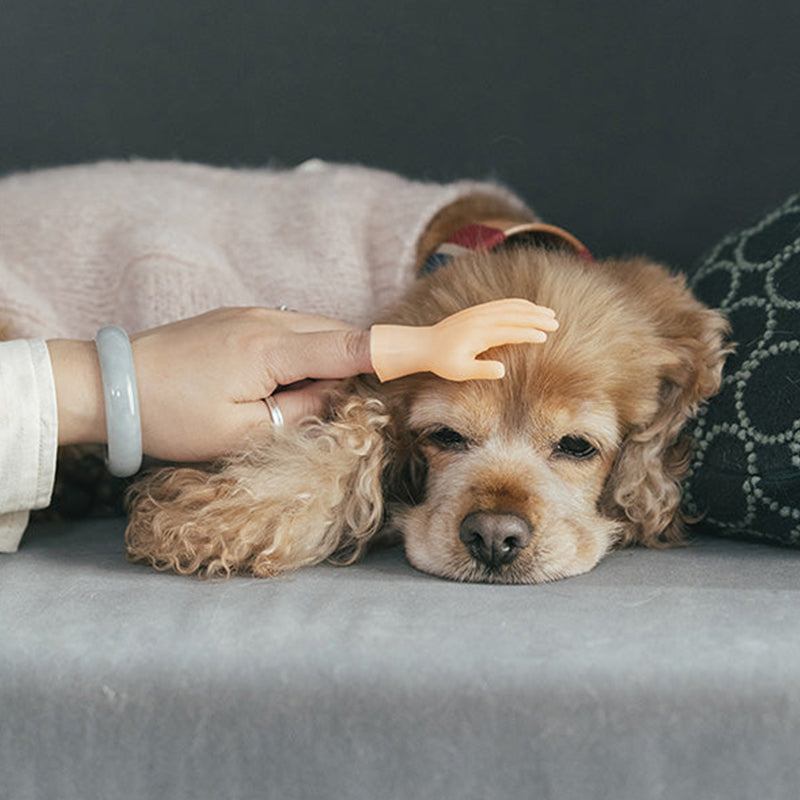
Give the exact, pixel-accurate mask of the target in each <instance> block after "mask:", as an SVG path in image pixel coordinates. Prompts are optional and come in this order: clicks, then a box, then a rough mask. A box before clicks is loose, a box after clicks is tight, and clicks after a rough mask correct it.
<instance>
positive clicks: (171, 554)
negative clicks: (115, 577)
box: [126, 384, 390, 577]
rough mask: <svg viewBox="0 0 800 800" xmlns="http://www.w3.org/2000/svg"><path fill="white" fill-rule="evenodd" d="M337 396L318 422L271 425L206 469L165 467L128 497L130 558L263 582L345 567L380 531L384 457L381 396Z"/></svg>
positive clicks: (185, 570) (386, 454) (385, 420)
mask: <svg viewBox="0 0 800 800" xmlns="http://www.w3.org/2000/svg"><path fill="white" fill-rule="evenodd" d="M349 388H350V389H352V391H353V393H352V394H348V393H347V392H343V393H342V394H341V395H340V396H339V397H338V399H337V400H336V401H335V402H334V406H333V408H332V409H331V415H330V418H329V419H326V420H309V421H308V422H307V423H306V424H305V425H303V426H301V427H300V428H299V429H298V430H287V429H279V430H277V431H275V433H274V435H273V436H272V437H271V438H270V439H269V440H267V441H265V442H263V443H261V444H259V445H254V446H253V447H252V448H251V449H250V450H248V451H247V452H245V453H241V454H238V455H236V456H232V457H230V458H228V459H226V460H225V461H224V462H222V463H221V464H219V465H217V466H216V467H215V468H210V469H208V470H203V469H193V468H186V467H179V468H174V467H168V468H164V469H162V470H159V471H158V472H156V473H154V474H152V475H150V476H148V477H145V478H143V479H142V480H140V481H139V482H137V483H136V484H135V485H134V487H133V488H132V490H131V492H130V494H129V510H130V514H129V517H130V521H129V524H128V529H127V531H126V541H127V545H128V552H129V555H130V556H131V558H132V559H134V560H137V561H144V562H146V563H149V564H151V565H152V566H154V567H156V568H158V569H172V570H175V571H176V572H181V573H199V574H201V575H208V576H211V575H229V574H231V573H233V572H249V573H251V574H254V575H256V576H259V577H266V576H269V575H274V574H277V573H281V572H287V571H289V570H293V569H297V568H298V567H301V566H304V565H306V564H314V563H318V562H320V561H323V560H324V559H326V558H330V559H331V560H334V561H337V562H338V563H349V562H351V561H354V560H355V559H356V558H357V557H358V555H359V554H360V553H361V552H362V551H363V549H364V548H365V546H366V544H367V542H368V540H369V539H371V538H372V537H373V536H374V535H375V534H376V533H377V531H378V529H379V528H380V525H381V522H382V518H383V510H384V506H383V486H382V482H381V475H382V473H383V469H384V463H385V460H386V459H388V458H390V450H389V448H388V446H387V437H386V429H387V426H388V424H389V418H388V416H387V415H386V410H385V408H384V406H383V404H382V403H381V402H380V400H378V399H376V398H374V397H370V396H369V395H368V394H365V393H362V392H356V386H355V384H352V385H351V386H350V387H349Z"/></svg>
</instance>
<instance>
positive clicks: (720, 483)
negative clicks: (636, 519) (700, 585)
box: [684, 195, 800, 546]
mask: <svg viewBox="0 0 800 800" xmlns="http://www.w3.org/2000/svg"><path fill="white" fill-rule="evenodd" d="M690 285H691V287H692V289H693V290H694V292H695V294H696V295H697V296H698V297H699V298H700V299H701V300H702V301H703V302H705V303H706V304H708V305H710V306H711V307H714V308H719V309H720V310H722V311H723V312H724V313H725V314H726V315H727V317H728V319H729V320H730V322H731V325H732V328H733V331H732V335H731V338H732V340H733V341H734V342H736V345H737V346H736V352H735V353H734V354H732V355H731V356H729V357H728V361H727V363H726V365H725V370H724V373H723V376H724V377H723V383H722V390H721V392H720V393H719V395H717V396H716V397H714V398H712V400H711V401H710V402H709V403H708V404H707V405H706V406H705V407H704V408H703V409H702V410H701V412H700V414H699V416H698V418H697V419H696V420H695V421H694V422H693V423H692V430H691V432H692V433H693V435H694V437H695V439H696V442H697V444H696V448H695V454H694V460H693V464H692V468H691V474H690V476H689V478H688V480H687V482H686V485H685V503H684V505H685V508H686V509H687V510H688V512H689V513H690V514H693V515H703V523H702V525H703V526H704V527H706V528H709V529H710V530H711V531H712V532H714V533H719V534H722V535H725V536H731V537H736V538H747V539H759V540H763V541H770V542H775V543H780V544H785V545H794V546H800V195H795V196H794V197H791V198H790V199H789V200H788V201H787V202H786V203H784V205H782V206H781V207H780V208H778V209H777V210H775V211H773V212H772V213H770V214H768V215H767V216H765V217H764V218H763V219H762V220H760V221H759V222H758V223H756V224H755V225H753V226H752V227H749V228H746V229H744V230H741V231H737V232H736V233H733V234H731V235H730V236H727V237H726V238H725V239H723V241H722V242H720V243H719V244H718V245H717V246H716V247H715V248H714V250H713V251H712V252H711V254H710V255H709V256H708V258H707V259H706V260H705V261H704V262H703V263H702V264H701V265H700V266H699V268H698V269H697V270H696V272H695V273H694V274H693V275H691V276H690Z"/></svg>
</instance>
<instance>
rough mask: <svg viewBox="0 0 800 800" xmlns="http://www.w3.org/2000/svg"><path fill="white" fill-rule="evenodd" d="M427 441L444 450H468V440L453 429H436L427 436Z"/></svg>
mask: <svg viewBox="0 0 800 800" xmlns="http://www.w3.org/2000/svg"><path fill="white" fill-rule="evenodd" d="M427 439H428V440H429V441H431V442H432V443H433V444H435V445H436V446H437V447H440V448H441V449H442V450H466V449H467V444H468V443H467V440H466V439H465V438H464V437H463V436H462V435H461V434H460V433H459V432H458V431H454V430H453V429H452V428H446V427H444V426H442V427H441V428H434V429H433V430H432V431H429V432H428V434H427Z"/></svg>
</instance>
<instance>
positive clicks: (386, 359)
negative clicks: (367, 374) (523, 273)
mask: <svg viewBox="0 0 800 800" xmlns="http://www.w3.org/2000/svg"><path fill="white" fill-rule="evenodd" d="M557 328H558V322H557V320H556V317H555V312H554V311H553V310H552V309H549V308H543V307H542V306H537V305H535V304H534V303H531V302H529V301H528V300H520V299H516V298H508V299H505V300H494V301H492V302H490V303H483V304H482V305H478V306H471V307H470V308H465V309H463V310H462V311H459V312H458V313H456V314H453V315H452V316H449V317H446V318H445V319H443V320H442V321H441V322H437V323H436V325H432V326H429V327H410V326H406V325H373V326H372V338H371V356H372V366H373V369H374V370H375V373H376V374H377V376H378V378H379V379H380V380H381V381H382V382H383V381H389V380H393V379H394V378H400V377H402V376H404V375H411V374H412V373H415V372H433V373H435V374H436V375H438V376H439V377H441V378H446V379H447V380H451V381H467V380H472V379H475V378H483V379H489V380H492V379H497V378H502V377H503V375H505V367H504V365H503V364H502V363H501V362H499V361H488V360H478V359H476V356H478V355H480V354H481V353H483V352H485V351H486V350H488V349H489V348H491V347H497V346H498V345H501V344H520V343H523V342H533V343H541V342H544V341H545V340H546V339H547V331H554V330H556V329H557Z"/></svg>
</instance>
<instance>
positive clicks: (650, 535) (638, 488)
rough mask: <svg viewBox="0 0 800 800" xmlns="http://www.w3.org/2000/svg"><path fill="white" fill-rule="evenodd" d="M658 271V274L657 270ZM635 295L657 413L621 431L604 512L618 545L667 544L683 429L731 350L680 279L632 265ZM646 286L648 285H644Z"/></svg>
mask: <svg viewBox="0 0 800 800" xmlns="http://www.w3.org/2000/svg"><path fill="white" fill-rule="evenodd" d="M656 269H657V270H658V271H659V272H660V273H661V276H660V277H659V275H658V273H656V272H655V271H654V270H656ZM636 274H637V279H638V280H639V281H640V282H642V286H641V287H639V288H641V290H642V293H640V294H639V297H640V298H643V302H645V303H646V304H647V305H648V306H649V307H648V308H647V312H648V316H649V317H650V319H651V320H652V321H653V324H654V325H655V333H656V340H655V341H656V346H655V349H654V351H653V353H652V354H651V356H650V357H651V358H654V367H655V374H656V375H657V379H658V381H659V392H658V399H657V406H656V411H655V413H654V414H652V415H650V416H649V418H648V419H647V420H646V422H643V423H639V424H637V425H635V426H634V427H633V428H632V429H631V430H630V431H629V432H628V433H627V435H626V437H625V440H624V441H623V445H622V448H621V450H620V452H619V454H618V456H617V459H616V461H615V464H614V466H613V468H612V471H611V474H610V476H609V478H608V480H607V482H606V486H605V490H604V495H603V500H602V505H603V507H604V511H606V513H608V514H609V515H610V516H615V517H617V518H619V519H620V522H621V523H622V526H621V527H622V535H621V538H620V542H619V544H621V545H623V546H624V545H628V544H634V543H639V544H645V545H648V546H651V547H654V546H655V547H657V546H669V545H673V544H678V543H680V542H681V541H682V540H683V527H684V519H683V516H682V514H681V510H680V502H681V490H680V482H681V480H682V479H683V477H684V475H685V473H686V470H687V468H688V465H689V459H690V456H691V447H692V443H691V440H690V438H689V437H687V436H685V435H682V433H681V432H682V430H683V428H684V426H685V424H686V422H687V420H689V419H690V418H691V417H693V416H694V415H695V414H696V413H697V410H698V407H699V406H700V404H701V403H702V402H703V401H704V400H706V399H708V398H709V397H711V396H713V395H714V394H716V393H717V392H718V391H719V388H720V383H721V380H722V367H723V364H724V361H725V358H726V356H727V355H728V353H730V352H731V350H732V349H733V348H732V346H731V345H730V344H729V343H727V342H726V334H727V333H728V330H729V326H728V323H727V321H726V320H725V318H724V317H723V316H722V315H721V314H720V313H719V312H717V311H713V310H711V309H709V308H706V307H705V306H703V305H702V304H701V303H699V302H698V301H697V300H696V299H695V298H694V297H693V296H692V295H691V293H690V292H689V290H688V289H687V288H686V284H685V281H684V279H683V278H682V277H679V276H669V277H668V278H667V279H666V280H665V279H664V277H663V275H664V274H665V273H664V272H663V271H662V270H661V268H656V267H655V265H650V266H647V267H642V265H639V268H638V270H637V273H636ZM651 284H652V285H651Z"/></svg>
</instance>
